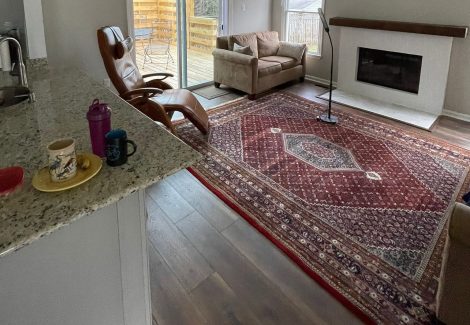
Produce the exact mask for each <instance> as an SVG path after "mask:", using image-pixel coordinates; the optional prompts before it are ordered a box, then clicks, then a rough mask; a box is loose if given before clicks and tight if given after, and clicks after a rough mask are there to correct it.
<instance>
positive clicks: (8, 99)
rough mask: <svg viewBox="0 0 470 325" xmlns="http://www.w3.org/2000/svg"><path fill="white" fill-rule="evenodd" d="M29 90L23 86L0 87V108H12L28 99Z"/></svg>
mask: <svg viewBox="0 0 470 325" xmlns="http://www.w3.org/2000/svg"><path fill="white" fill-rule="evenodd" d="M30 95H32V93H31V90H29V88H27V87H23V86H9V87H0V107H8V106H13V105H16V104H18V103H21V102H22V101H24V100H26V99H28V98H30Z"/></svg>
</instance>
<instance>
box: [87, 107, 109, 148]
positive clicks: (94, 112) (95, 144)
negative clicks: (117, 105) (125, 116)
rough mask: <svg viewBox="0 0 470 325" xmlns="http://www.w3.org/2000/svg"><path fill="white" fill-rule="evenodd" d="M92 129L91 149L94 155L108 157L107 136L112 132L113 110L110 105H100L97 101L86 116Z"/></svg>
mask: <svg viewBox="0 0 470 325" xmlns="http://www.w3.org/2000/svg"><path fill="white" fill-rule="evenodd" d="M86 118H87V120H88V126H89V127H90V138H91V148H92V149H93V153H94V154H95V155H97V156H100V157H106V152H105V140H106V139H105V136H106V133H108V132H109V131H111V108H109V107H108V104H105V103H100V101H99V100H98V99H95V100H94V101H93V103H92V104H91V106H90V109H89V110H88V113H87V114H86Z"/></svg>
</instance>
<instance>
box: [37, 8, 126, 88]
mask: <svg viewBox="0 0 470 325" xmlns="http://www.w3.org/2000/svg"><path fill="white" fill-rule="evenodd" d="M42 6H43V14H44V29H45V35H46V45H47V54H48V61H49V64H50V65H51V66H74V67H78V68H80V69H82V70H83V71H85V72H86V73H88V74H89V75H90V76H91V77H92V78H94V79H95V80H96V81H98V82H101V81H102V80H103V79H104V78H107V74H106V70H105V68H104V65H103V61H102V60H101V56H100V53H99V49H98V41H97V38H96V30H97V29H98V28H100V27H102V26H106V25H117V26H119V27H121V29H122V30H123V33H125V34H126V33H127V18H126V17H127V14H126V0H42Z"/></svg>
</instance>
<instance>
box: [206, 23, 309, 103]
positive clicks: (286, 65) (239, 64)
mask: <svg viewBox="0 0 470 325" xmlns="http://www.w3.org/2000/svg"><path fill="white" fill-rule="evenodd" d="M234 44H237V45H238V46H249V47H250V48H251V49H252V52H253V55H247V54H242V53H237V52H234V51H233V49H234V47H235V45H234ZM276 44H277V48H275V46H276ZM273 46H274V47H273ZM280 46H284V47H283V48H284V49H285V46H296V45H295V44H293V43H287V42H279V38H278V33H277V32H272V31H268V32H257V33H247V34H240V35H231V36H224V37H218V38H217V45H216V49H215V50H214V51H213V52H212V55H213V56H214V83H215V86H216V87H219V86H220V84H223V85H227V86H229V87H232V88H235V89H238V90H241V91H243V92H246V93H247V94H248V95H249V96H248V97H249V98H250V99H255V98H256V94H259V93H262V92H264V91H266V90H268V89H271V88H273V87H275V86H278V85H280V84H283V83H286V82H288V81H291V80H295V79H300V80H301V81H303V80H304V78H305V69H306V67H305V61H306V53H305V52H306V50H304V51H303V54H302V53H300V55H301V57H300V58H298V59H294V58H293V57H287V56H280V55H278V53H279V51H280ZM297 46H298V45H297ZM283 52H285V51H283Z"/></svg>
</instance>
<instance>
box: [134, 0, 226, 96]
mask: <svg viewBox="0 0 470 325" xmlns="http://www.w3.org/2000/svg"><path fill="white" fill-rule="evenodd" d="M130 1H132V2H133V3H132V4H133V13H132V14H133V18H134V26H133V27H134V28H133V29H134V38H135V39H136V60H137V63H138V65H139V69H141V70H142V71H143V73H151V72H162V71H168V72H171V73H173V74H174V75H175V77H174V78H170V79H169V80H168V81H169V82H170V83H171V84H172V86H173V87H175V88H176V87H179V88H188V87H189V88H195V87H197V86H198V85H203V84H205V83H208V82H211V81H212V79H213V58H212V54H211V53H212V50H213V49H214V48H215V43H216V38H217V36H218V35H221V34H223V33H224V32H225V26H226V25H227V24H226V23H225V20H226V19H225V17H226V14H225V13H226V12H227V2H228V1H227V0H130Z"/></svg>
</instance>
